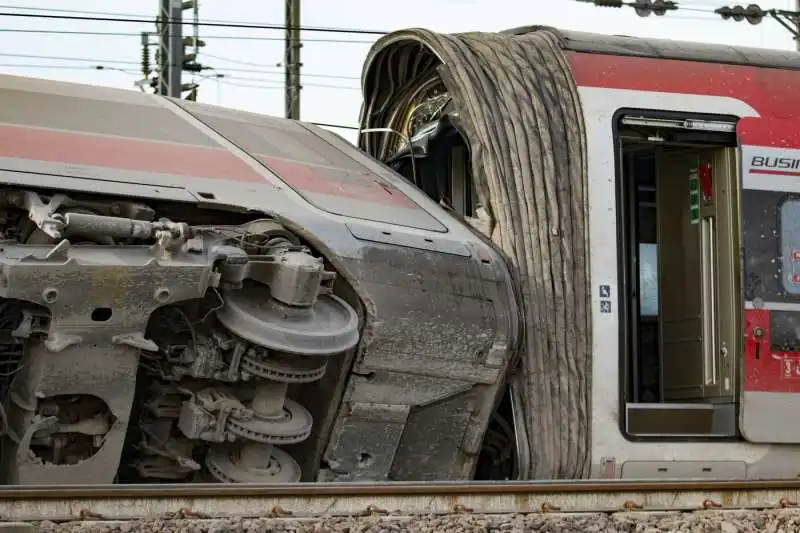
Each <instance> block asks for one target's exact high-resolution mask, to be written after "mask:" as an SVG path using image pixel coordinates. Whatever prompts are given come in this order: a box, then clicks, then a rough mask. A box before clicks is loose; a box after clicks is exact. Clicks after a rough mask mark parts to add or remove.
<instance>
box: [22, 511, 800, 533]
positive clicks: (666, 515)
mask: <svg viewBox="0 0 800 533" xmlns="http://www.w3.org/2000/svg"><path fill="white" fill-rule="evenodd" d="M38 526H39V528H38V529H39V532H40V533H273V532H274V533H478V532H487V533H488V532H498V533H500V532H502V533H517V532H519V533H522V532H528V531H533V532H539V531H541V532H553V533H556V532H558V533H572V532H582V533H583V532H617V531H619V532H631V533H633V532H636V533H640V532H641V533H663V532H691V533H705V532H708V533H711V532H720V533H737V532H748V533H749V532H766V533H793V532H800V509H781V510H766V511H741V510H737V511H698V512H691V513H690V512H661V513H646V512H626V513H614V514H599V513H586V514H580V513H573V514H557V513H553V514H517V515H469V514H458V515H446V516H419V517H407V516H368V517H331V518H304V519H292V518H263V519H244V520H233V519H218V520H216V519H215V520H212V519H202V520H194V519H192V520H143V521H114V522H111V521H75V522H61V523H55V522H40V523H38Z"/></svg>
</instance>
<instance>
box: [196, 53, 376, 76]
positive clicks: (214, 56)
mask: <svg viewBox="0 0 800 533" xmlns="http://www.w3.org/2000/svg"><path fill="white" fill-rule="evenodd" d="M203 56H204V57H210V58H211V59H216V60H218V61H227V62H228V63H234V64H236V65H247V66H251V67H261V68H264V69H269V68H277V67H280V66H281V64H280V63H274V64H272V65H269V64H266V63H253V62H251V61H240V60H238V59H231V58H228V57H223V56H217V55H212V54H209V53H205V52H204V53H203ZM222 68H223V69H224V70H231V69H229V68H228V67H222ZM252 72H261V71H252ZM303 75H304V76H312V77H315V78H329V79H333V80H360V79H361V78H360V77H358V76H340V75H338V74H313V75H312V74H306V73H303Z"/></svg>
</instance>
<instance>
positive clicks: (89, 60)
mask: <svg viewBox="0 0 800 533" xmlns="http://www.w3.org/2000/svg"><path fill="white" fill-rule="evenodd" d="M205 55H208V54H205ZM0 57H9V58H19V59H46V60H50V61H73V62H76V63H96V64H105V65H131V66H134V65H138V64H139V63H138V62H136V61H131V60H124V59H105V58H85V57H74V56H51V55H40V54H17V53H12V52H0ZM209 57H212V56H210V55H209ZM227 61H230V62H232V63H234V61H231V60H227ZM265 68H270V67H268V66H266V65H265ZM213 70H214V71H216V72H234V73H236V72H241V73H245V74H263V75H267V76H269V75H279V74H280V73H279V72H277V71H268V70H264V69H255V68H252V69H250V68H239V67H227V66H221V67H215V68H214V69H213ZM303 76H305V77H309V78H320V79H323V78H324V79H340V80H359V79H360V78H358V77H357V76H339V75H335V74H318V73H314V72H309V73H303ZM264 81H272V80H264ZM306 85H308V84H306ZM310 86H313V83H312V84H311V85H310ZM336 87H337V88H339V87H344V86H338V85H337V86H336ZM348 88H352V89H358V87H348Z"/></svg>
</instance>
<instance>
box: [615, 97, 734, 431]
mask: <svg viewBox="0 0 800 533" xmlns="http://www.w3.org/2000/svg"><path fill="white" fill-rule="evenodd" d="M631 119H635V120H638V121H639V123H638V125H640V126H642V127H661V128H674V129H673V130H671V131H679V130H680V131H683V132H703V133H704V134H706V135H705V136H706V137H707V138H708V140H707V141H704V143H703V145H704V146H707V147H708V149H715V150H719V149H723V150H724V151H725V155H726V159H727V161H728V165H729V167H730V168H728V169H727V172H728V174H726V176H728V177H729V180H728V182H729V184H730V185H729V189H730V190H732V191H734V193H733V194H734V195H735V194H736V193H735V191H737V190H738V189H739V187H738V180H739V179H740V172H739V166H738V164H737V163H738V161H737V160H736V153H737V152H738V144H737V139H736V134H735V128H736V124H737V122H738V120H739V117H736V116H731V115H711V114H705V113H691V112H674V111H662V110H655V109H638V108H622V109H618V110H617V111H616V112H615V113H614V115H613V118H612V132H613V146H614V158H615V168H616V186H615V195H616V197H615V200H616V205H617V209H616V212H617V213H616V216H617V254H618V287H619V291H620V294H619V354H620V357H619V365H620V372H619V378H620V379H619V384H618V385H619V417H618V420H619V430H620V432H621V433H622V435H623V436H624V437H625V438H626V439H627V440H630V441H672V442H695V441H706V440H713V441H717V442H718V441H720V440H736V439H737V438H738V435H737V430H736V426H737V424H736V422H737V412H736V406H737V405H738V398H737V395H736V392H737V391H738V386H737V383H738V379H736V373H735V372H736V369H738V366H739V365H738V364H735V363H734V365H735V366H734V368H732V369H730V370H731V372H732V376H733V378H734V382H735V383H734V384H733V387H732V388H733V391H732V392H731V395H732V398H731V399H730V401H727V402H726V403H725V405H724V406H721V407H724V409H725V412H724V413H723V414H722V415H721V416H722V418H720V417H718V416H717V414H716V412H715V414H713V415H710V416H711V417H712V418H714V419H715V422H714V423H713V424H714V425H715V426H717V427H718V426H719V424H718V423H717V422H716V419H717V418H720V419H721V420H722V421H723V424H722V425H723V427H725V430H724V431H718V430H716V432H712V431H711V430H709V432H708V433H707V434H706V433H692V432H691V431H689V430H685V431H684V430H681V431H680V432H678V433H676V432H674V431H676V430H672V431H673V432H670V433H664V434H661V433H659V432H658V431H650V432H649V434H646V433H645V434H642V433H634V432H632V431H631V430H630V428H629V425H628V423H629V411H630V412H634V413H635V412H636V410H635V409H636V408H637V407H643V408H645V409H651V412H652V414H659V413H664V414H667V413H668V410H667V409H666V408H667V407H670V404H668V403H664V402H663V398H659V403H656V404H645V403H642V402H638V398H637V402H631V401H630V400H631V396H632V395H631V384H630V381H629V374H630V370H631V365H632V364H633V362H634V361H636V360H637V359H638V353H637V352H638V345H637V343H638V339H637V331H638V327H639V322H638V320H639V318H638V310H637V309H636V308H635V306H636V305H638V303H637V304H633V305H632V298H637V299H638V298H639V296H638V276H637V270H636V268H634V266H635V265H634V263H632V260H633V259H632V257H633V256H632V255H631V242H633V241H631V238H632V237H631V235H630V229H629V227H628V226H629V220H628V219H627V217H628V216H629V213H630V210H631V206H630V205H629V201H630V200H629V199H630V194H629V193H626V192H625V187H626V179H625V177H626V176H627V175H628V173H627V172H626V169H624V168H623V166H624V162H623V143H622V140H621V137H620V133H621V132H620V129H621V124H622V122H623V121H627V123H628V124H630V123H631ZM654 131H655V130H654ZM648 140H649V139H648ZM662 143H663V139H662ZM668 144H669V143H664V144H662V146H667V145H668ZM657 145H658V141H654V146H657ZM688 149H689V150H691V147H689V148H688ZM696 149H697V150H699V149H700V148H699V145H698V148H696ZM730 202H732V203H731V205H730V206H729V212H730V213H732V214H733V216H732V218H733V222H732V225H729V227H726V228H725V229H726V230H727V232H728V233H730V235H726V236H727V237H728V239H727V240H726V245H727V246H731V247H732V250H731V253H730V254H729V255H730V256H731V258H730V259H729V262H730V263H731V268H734V269H735V271H736V272H738V270H739V267H738V265H734V263H736V260H737V259H738V253H735V254H734V253H733V250H738V247H737V245H736V242H738V226H737V225H736V223H735V221H736V220H737V217H738V203H736V202H738V195H736V196H735V198H732V199H730ZM723 234H724V233H723ZM633 239H636V237H635V236H634V237H633ZM637 254H638V252H637ZM730 274H731V276H732V277H733V278H735V274H734V273H730ZM634 276H637V277H636V279H635V280H634V279H633V277H634ZM717 280H718V278H714V283H712V285H716V282H717ZM634 284H635V288H634ZM658 286H659V287H660V286H661V283H660V282H659V283H658ZM659 290H660V289H659ZM730 297H731V298H733V303H734V305H732V306H728V307H730V309H728V311H729V312H730V313H732V322H733V323H732V324H731V328H732V330H731V331H729V332H728V333H729V335H732V337H730V338H731V339H733V338H735V339H737V340H740V339H741V335H739V333H740V330H741V327H740V319H737V318H736V317H741V309H742V305H741V291H740V290H739V291H736V292H732V293H731V294H730ZM714 298H717V296H715V297H714ZM637 302H638V300H637ZM728 303H730V302H728ZM634 312H635V313H637V316H634V315H633V313H634ZM659 338H660V337H659ZM731 344H732V346H731V347H730V348H731V351H732V353H733V357H734V358H735V357H736V356H738V355H739V353H740V352H741V350H740V349H739V348H738V347H739V346H740V344H737V343H735V342H731ZM714 357H716V356H714ZM659 367H660V365H659ZM659 382H660V383H663V380H661V379H660V378H659ZM712 404H713V402H710V403H709V405H710V408H711V409H717V407H718V406H716V405H712ZM671 405H672V408H673V409H678V408H679V409H684V408H688V409H692V405H680V406H679V407H678V406H676V404H671ZM709 405H706V404H705V403H698V404H697V405H694V407H696V410H697V413H696V414H701V413H702V411H703V410H704V408H706V407H709ZM632 407H633V408H634V410H633V411H631V408H632ZM659 408H661V409H659ZM667 416H671V415H668V414H667ZM677 417H678V418H680V415H679V414H678V415H677ZM709 423H710V422H709Z"/></svg>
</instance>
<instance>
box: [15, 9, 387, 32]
mask: <svg viewBox="0 0 800 533" xmlns="http://www.w3.org/2000/svg"><path fill="white" fill-rule="evenodd" d="M0 17H17V18H30V19H45V20H82V21H86V22H120V23H123V22H124V23H135V24H156V23H157V22H158V21H157V20H156V19H148V18H125V17H94V16H81V15H51V14H44V13H9V12H7V11H4V12H0ZM161 22H163V23H165V24H169V23H173V21H172V20H169V19H164V20H162V21H161ZM175 22H176V23H177V21H175ZM192 25H196V26H204V27H208V28H236V29H245V30H280V31H284V30H286V29H289V28H290V27H289V26H286V25H283V24H251V23H248V24H245V23H236V22H202V21H201V22H197V23H192ZM296 29H299V30H300V31H308V32H318V33H345V34H353V35H386V34H387V33H388V32H386V31H379V30H365V29H358V28H334V27H324V26H298V27H297V28H296Z"/></svg>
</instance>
